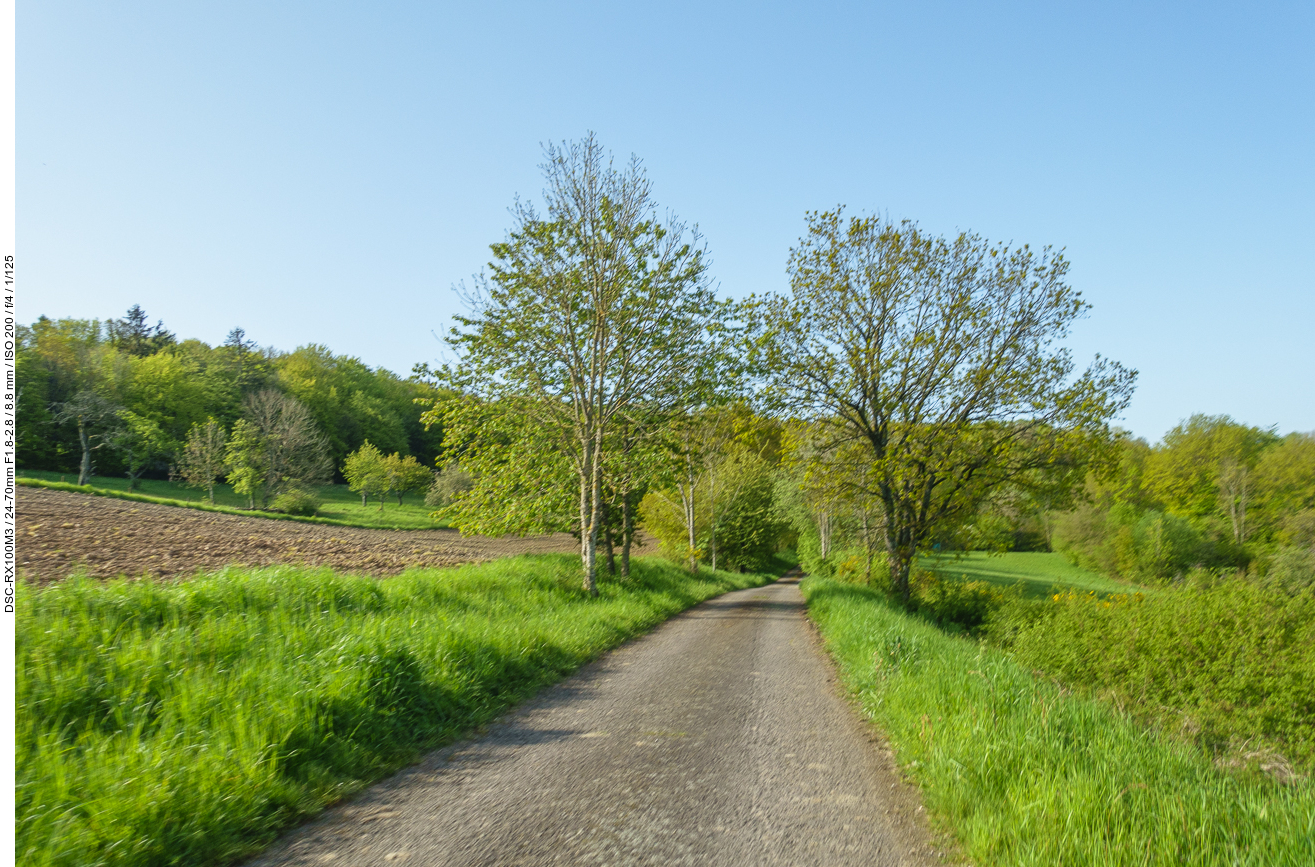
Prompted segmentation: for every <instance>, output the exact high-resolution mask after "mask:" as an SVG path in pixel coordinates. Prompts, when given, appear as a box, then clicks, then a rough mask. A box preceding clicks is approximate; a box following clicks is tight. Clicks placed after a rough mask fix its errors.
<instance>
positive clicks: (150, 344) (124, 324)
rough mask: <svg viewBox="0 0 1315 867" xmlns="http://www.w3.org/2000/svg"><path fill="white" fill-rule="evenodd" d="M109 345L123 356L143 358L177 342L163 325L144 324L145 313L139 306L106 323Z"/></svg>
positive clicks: (158, 323) (157, 323) (157, 322)
mask: <svg viewBox="0 0 1315 867" xmlns="http://www.w3.org/2000/svg"><path fill="white" fill-rule="evenodd" d="M105 324H106V326H107V331H108V332H109V339H110V344H111V345H112V346H113V347H114V348H115V349H117V350H119V351H120V352H122V353H124V354H125V355H130V356H134V357H138V358H140V357H143V356H147V355H154V354H155V353H157V352H159V351H160V350H161V349H164V348H165V347H167V346H172V345H173V344H174V343H176V342H177V338H176V337H174V335H173V334H172V333H170V332H169V331H167V330H165V327H164V323H163V322H161V321H159V320H157V321H156V323H155V325H154V327H152V326H150V325H147V324H146V311H145V310H143V309H142V308H141V305H140V304H134V305H132V307H130V308H128V313H127V315H125V316H124V317H123V318H122V319H110V320H107V321H106V323H105Z"/></svg>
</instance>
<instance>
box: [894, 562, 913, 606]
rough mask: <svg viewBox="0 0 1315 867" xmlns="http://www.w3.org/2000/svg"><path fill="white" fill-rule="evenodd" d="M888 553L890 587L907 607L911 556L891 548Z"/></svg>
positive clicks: (911, 563)
mask: <svg viewBox="0 0 1315 867" xmlns="http://www.w3.org/2000/svg"><path fill="white" fill-rule="evenodd" d="M889 554H890V585H891V588H892V589H894V590H895V592H896V593H898V594H899V597H900V600H901V601H903V603H904V605H905V607H908V604H909V569H910V567H911V566H912V565H913V558H912V557H911V556H909V555H908V554H907V553H905V552H903V551H900V550H892V551H890V552H889Z"/></svg>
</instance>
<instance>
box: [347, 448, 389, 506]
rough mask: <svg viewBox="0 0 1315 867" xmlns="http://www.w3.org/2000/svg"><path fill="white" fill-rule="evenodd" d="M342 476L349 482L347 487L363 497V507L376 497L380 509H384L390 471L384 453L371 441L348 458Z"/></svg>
mask: <svg viewBox="0 0 1315 867" xmlns="http://www.w3.org/2000/svg"><path fill="white" fill-rule="evenodd" d="M342 475H343V478H345V479H346V480H347V487H348V488H350V489H351V490H353V491H356V492H357V493H358V494H360V495H361V505H362V506H365V505H367V504H368V503H369V501H370V497H375V498H377V499H378V500H379V508H380V509H382V508H383V498H384V494H386V493H388V470H387V468H386V467H385V466H384V456H383V452H381V451H379V449H377V448H375V447H374V445H373V444H372V443H371V442H370V441H369V440H366V441H365V443H364V444H363V445H362V446H361V447H360V448H359V449H357V450H356V451H354V452H352V453H351V454H350V455H348V456H347V460H346V461H344V462H343V465H342Z"/></svg>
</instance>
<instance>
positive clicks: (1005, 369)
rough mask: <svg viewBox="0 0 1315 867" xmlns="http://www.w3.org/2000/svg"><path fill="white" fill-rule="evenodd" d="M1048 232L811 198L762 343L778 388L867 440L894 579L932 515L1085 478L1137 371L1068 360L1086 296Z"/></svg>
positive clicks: (795, 404)
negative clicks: (979, 230)
mask: <svg viewBox="0 0 1315 867" xmlns="http://www.w3.org/2000/svg"><path fill="white" fill-rule="evenodd" d="M1067 271H1068V263H1067V262H1066V261H1065V259H1064V258H1063V255H1062V254H1060V253H1058V252H1054V251H1052V250H1050V249H1049V248H1046V249H1045V250H1042V251H1041V252H1035V251H1033V250H1031V249H1030V248H1029V247H1027V246H1022V247H1009V246H1008V245H1004V244H992V243H989V242H987V241H985V240H983V239H982V238H981V237H979V236H977V235H973V234H968V233H964V234H960V235H959V236H957V237H955V238H952V239H947V238H941V237H935V236H932V235H929V234H927V233H925V232H923V231H922V230H920V229H919V228H918V227H917V225H916V224H914V223H911V222H907V221H905V222H901V223H893V222H891V221H888V220H886V219H883V218H880V217H875V216H867V217H850V218H849V219H845V218H844V216H843V212H842V209H839V208H838V209H836V210H833V211H828V212H814V213H811V214H809V215H808V232H807V234H806V235H805V236H804V237H803V238H802V239H801V240H800V241H799V243H798V245H796V246H795V247H794V249H792V250H791V253H790V259H789V272H790V295H788V296H776V297H768V298H765V299H761V300H760V301H759V304H758V311H759V314H760V319H759V323H760V332H759V336H758V340H757V342H756V344H755V347H754V348H755V356H756V359H757V361H758V364H759V366H760V369H761V370H762V371H763V372H764V374H765V376H766V378H767V381H768V383H769V389H768V391H767V396H768V398H769V400H770V401H771V403H772V404H773V405H775V406H777V407H780V408H783V409H786V410H787V411H790V412H794V413H797V414H799V415H801V416H802V417H804V418H808V419H810V420H812V421H814V422H815V423H816V424H817V425H818V426H819V427H820V428H821V429H822V430H823V431H825V432H826V434H825V436H824V439H825V440H826V442H825V443H824V445H832V444H834V445H839V444H842V443H848V442H853V441H857V442H860V443H862V444H863V446H864V459H865V460H866V461H868V462H870V465H871V471H870V472H865V473H859V474H855V475H854V476H853V480H852V481H851V482H850V484H852V485H854V486H856V487H858V488H861V489H862V491H861V492H862V493H863V494H865V495H869V496H871V497H873V498H874V499H876V500H877V501H879V502H880V503H881V507H882V512H883V516H882V517H883V523H884V533H885V537H886V549H887V553H888V556H889V558H890V562H891V570H892V581H893V583H894V584H895V586H896V589H897V590H898V591H899V592H901V593H902V594H904V595H905V596H906V597H907V594H908V570H909V566H910V564H911V562H912V560H913V557H914V556H915V555H916V553H917V552H918V550H919V549H920V548H921V547H923V546H924V545H925V544H926V543H927V542H928V540H929V539H930V538H931V537H932V535H933V534H934V533H935V531H936V530H937V529H938V528H940V527H943V526H945V525H947V524H952V523H956V522H962V521H964V520H966V519H968V518H969V517H970V516H971V515H972V514H973V513H974V512H975V510H976V509H977V507H978V506H979V504H980V503H981V502H982V501H983V499H984V498H985V497H986V496H987V495H988V494H989V493H990V492H991V491H993V490H995V489H997V488H999V487H1000V486H1002V485H1005V484H1014V485H1026V484H1027V483H1028V482H1029V480H1030V479H1031V478H1032V477H1033V475H1034V473H1035V471H1037V470H1041V469H1045V470H1050V471H1052V472H1053V471H1055V470H1058V469H1067V470H1069V474H1070V476H1071V478H1073V479H1074V480H1075V481H1080V480H1081V478H1082V472H1083V470H1084V469H1085V467H1086V465H1087V463H1088V462H1089V461H1090V459H1091V457H1092V456H1093V454H1094V453H1095V452H1096V451H1098V447H1099V445H1100V443H1102V442H1104V441H1107V440H1108V433H1109V432H1108V423H1109V421H1110V419H1111V418H1113V417H1114V416H1115V415H1116V414H1117V413H1118V412H1119V411H1121V410H1122V409H1123V408H1124V407H1125V406H1126V404H1127V402H1128V400H1129V398H1130V396H1131V392H1132V385H1133V381H1134V378H1135V372H1132V371H1128V370H1126V369H1124V368H1123V367H1121V366H1119V365H1118V364H1117V363H1114V362H1109V361H1106V360H1103V359H1100V358H1097V359H1096V361H1095V362H1093V363H1092V364H1091V365H1090V366H1088V367H1087V368H1086V369H1085V370H1084V371H1082V372H1081V373H1079V374H1077V375H1076V376H1075V375H1074V364H1073V362H1072V360H1071V358H1070V356H1069V352H1068V350H1066V349H1064V348H1062V347H1060V346H1058V345H1057V342H1058V341H1059V340H1060V339H1062V338H1063V337H1064V336H1065V335H1066V334H1067V332H1068V328H1069V326H1070V325H1071V323H1072V322H1073V321H1074V320H1075V319H1077V318H1078V317H1079V316H1081V315H1082V314H1083V312H1084V311H1085V310H1086V308H1087V304H1086V303H1085V302H1084V301H1083V300H1082V298H1081V295H1080V293H1078V292H1076V291H1075V290H1073V289H1072V288H1071V287H1069V286H1068V285H1067V284H1066V283H1065V282H1064V278H1065V276H1066V273H1067Z"/></svg>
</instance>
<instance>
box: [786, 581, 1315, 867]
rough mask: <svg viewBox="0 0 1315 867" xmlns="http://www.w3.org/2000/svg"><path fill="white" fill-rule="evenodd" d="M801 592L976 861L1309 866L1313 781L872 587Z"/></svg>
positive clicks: (811, 584)
mask: <svg viewBox="0 0 1315 867" xmlns="http://www.w3.org/2000/svg"><path fill="white" fill-rule="evenodd" d="M803 591H804V595H805V597H806V598H807V600H808V606H809V614H810V616H811V617H812V618H813V619H814V620H815V621H816V623H817V625H818V627H819V629H820V630H821V632H822V634H823V636H824V638H825V640H826V645H827V648H828V650H829V651H830V653H831V654H832V656H833V657H834V658H835V660H836V662H837V664H838V666H839V668H840V671H841V676H842V679H843V681H844V683H845V684H846V686H847V687H848V689H849V690H850V691H851V692H852V694H853V695H854V696H855V697H856V699H857V700H858V702H859V704H860V706H861V708H862V710H863V712H864V713H865V714H866V715H867V716H868V717H869V718H870V719H871V720H873V722H875V723H876V724H877V726H878V727H879V728H880V729H881V730H882V732H883V733H884V734H885V735H886V736H887V737H888V739H889V741H890V743H891V745H892V747H893V748H894V750H895V752H896V754H897V757H898V759H899V762H900V764H901V765H902V767H903V768H904V769H905V771H906V773H907V774H908V775H909V776H910V777H911V778H912V779H913V780H914V781H916V782H917V783H918V784H919V785H920V786H921V788H922V791H923V799H924V801H925V803H926V804H927V807H928V809H929V810H931V811H932V815H933V817H934V819H935V821H936V822H937V823H938V824H939V825H940V828H941V830H943V831H944V832H946V833H948V834H950V835H953V836H954V837H955V838H957V840H958V841H959V845H960V846H961V848H962V851H963V854H964V855H966V856H967V857H968V858H969V859H971V860H972V861H973V863H976V864H979V865H997V864H998V865H1011V867H1012V865H1047V867H1049V865H1054V864H1093V865H1094V864H1100V865H1146V864H1150V865H1182V864H1190V865H1252V864H1254V865H1293V867H1296V865H1309V864H1312V863H1315V789H1313V788H1312V786H1311V785H1310V784H1309V782H1308V781H1305V780H1295V781H1294V780H1287V781H1284V780H1280V779H1276V778H1275V777H1273V776H1271V775H1269V774H1265V773H1259V772H1247V771H1245V770H1241V771H1235V770H1230V769H1227V768H1222V767H1220V766H1219V765H1218V764H1217V763H1216V762H1215V761H1213V760H1212V756H1211V755H1210V753H1209V752H1208V751H1206V750H1203V749H1201V748H1199V747H1198V746H1196V745H1194V744H1192V743H1190V742H1186V741H1184V740H1181V739H1178V738H1174V737H1169V736H1166V735H1165V734H1164V733H1161V732H1157V731H1156V730H1155V729H1154V728H1153V727H1149V726H1146V725H1143V724H1142V723H1141V722H1140V721H1138V720H1137V719H1136V718H1134V716H1132V715H1131V714H1128V713H1121V712H1120V711H1119V710H1118V708H1117V707H1116V706H1114V705H1113V704H1112V703H1110V702H1107V701H1101V700H1099V699H1097V698H1095V697H1092V696H1089V695H1084V694H1078V693H1074V692H1071V691H1069V690H1067V689H1065V688H1064V686H1063V685H1062V684H1060V683H1055V682H1053V681H1051V680H1050V679H1049V678H1047V677H1045V676H1039V675H1038V674H1037V673H1034V672H1033V670H1032V668H1031V666H1029V665H1028V664H1026V663H1022V662H1020V661H1018V660H1016V659H1015V658H1013V657H1011V655H1010V654H1009V653H1007V652H1006V651H1004V650H1002V649H1000V648H997V647H994V646H991V645H990V644H989V643H986V642H980V641H974V640H971V639H969V638H965V637H962V636H955V635H951V634H948V633H947V632H946V631H944V630H943V629H942V628H940V627H938V626H937V625H935V624H934V623H932V622H929V620H927V619H926V618H924V617H921V616H918V615H911V614H909V613H908V612H906V611H904V610H903V609H902V608H901V607H900V606H899V605H898V604H897V603H895V602H893V601H892V600H891V599H890V598H889V597H888V596H887V595H886V594H885V593H883V592H881V591H879V590H875V589H870V588H866V587H860V586H855V585H853V584H846V583H841V582H837V581H832V580H827V579H820V578H809V579H807V580H806V581H805V582H804V584H803ZM1089 649H1090V648H1089Z"/></svg>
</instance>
